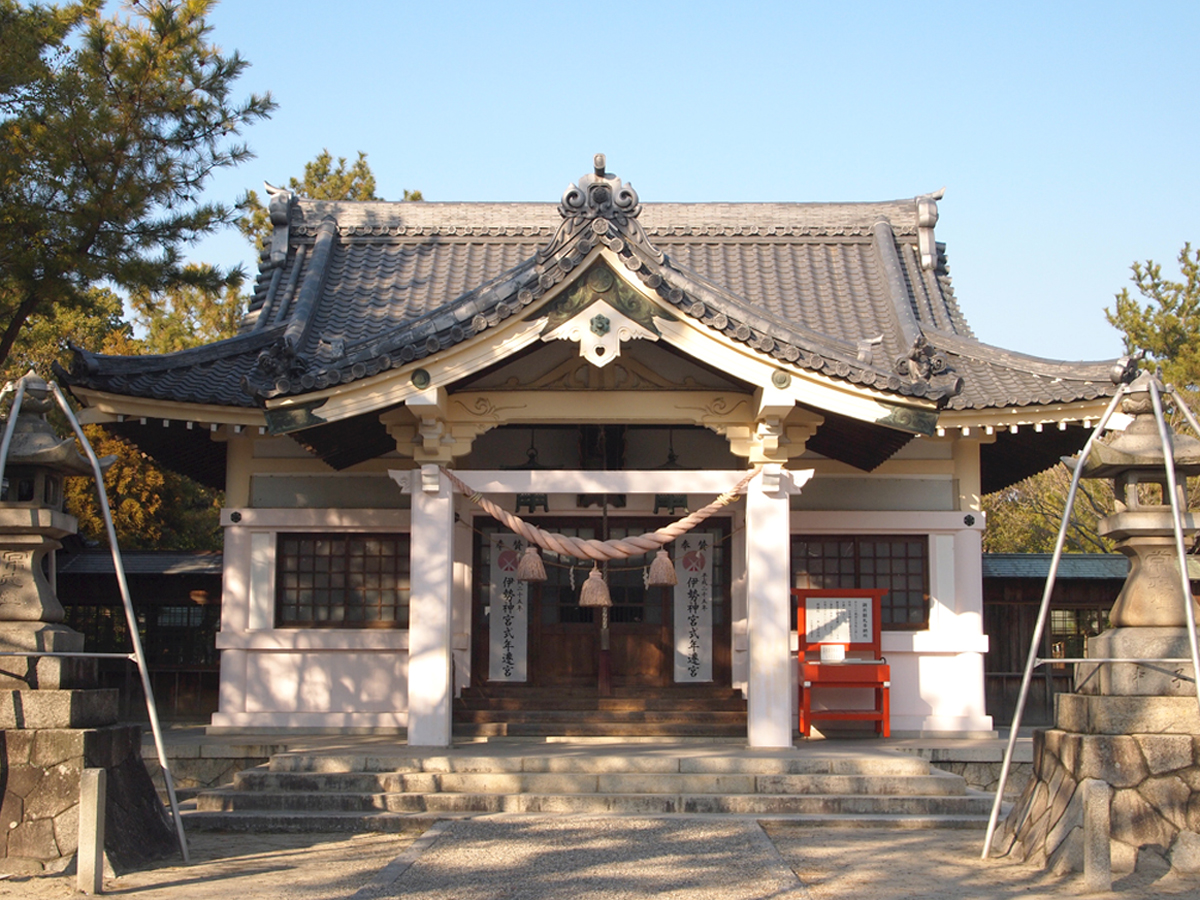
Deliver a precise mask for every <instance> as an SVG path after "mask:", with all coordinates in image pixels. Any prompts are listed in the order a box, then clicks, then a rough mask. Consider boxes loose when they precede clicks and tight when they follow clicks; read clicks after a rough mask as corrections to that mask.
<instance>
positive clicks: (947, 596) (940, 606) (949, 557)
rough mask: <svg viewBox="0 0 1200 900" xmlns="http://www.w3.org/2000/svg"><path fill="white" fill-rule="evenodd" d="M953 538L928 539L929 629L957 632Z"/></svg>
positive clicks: (933, 537)
mask: <svg viewBox="0 0 1200 900" xmlns="http://www.w3.org/2000/svg"><path fill="white" fill-rule="evenodd" d="M954 588H955V581H954V535H952V534H931V535H930V536H929V595H930V596H929V630H930V631H932V632H934V633H945V632H952V631H956V630H957V628H956V622H955V591H954Z"/></svg>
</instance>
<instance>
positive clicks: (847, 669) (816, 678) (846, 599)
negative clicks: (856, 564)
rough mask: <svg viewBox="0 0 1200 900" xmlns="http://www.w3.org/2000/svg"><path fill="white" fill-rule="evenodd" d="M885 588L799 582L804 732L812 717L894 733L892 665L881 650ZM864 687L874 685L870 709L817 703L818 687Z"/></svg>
mask: <svg viewBox="0 0 1200 900" xmlns="http://www.w3.org/2000/svg"><path fill="white" fill-rule="evenodd" d="M886 593H887V590H886V589H885V588H868V589H857V588H794V589H793V590H792V596H794V597H795V598H796V601H797V602H796V631H797V632H799V635H800V653H799V665H800V734H802V735H803V736H804V737H808V736H809V732H810V730H811V728H812V722H813V719H822V720H824V719H840V720H842V721H865V722H874V723H875V733H876V734H881V735H883V737H890V736H891V733H892V729H891V723H890V721H889V719H890V703H891V700H890V697H889V691H890V690H891V668H890V667H889V666H888V664H887V660H885V659H884V658H883V655H882V653H881V652H880V646H879V641H880V635H879V626H880V601H881V599H882V598H883V595H884V594H886ZM825 688H859V689H863V690H871V691H874V695H875V705H874V707H873V708H871V709H817V710H814V709H813V708H812V695H813V692H814V691H818V690H822V689H825Z"/></svg>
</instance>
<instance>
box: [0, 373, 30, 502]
mask: <svg viewBox="0 0 1200 900" xmlns="http://www.w3.org/2000/svg"><path fill="white" fill-rule="evenodd" d="M24 399H25V378H24V377H23V376H22V377H21V378H20V379H19V380H18V381H17V392H16V396H14V397H13V402H12V406H10V407H9V408H8V421H7V422H6V423H5V425H4V438H3V440H0V485H2V484H3V483H4V467H5V466H6V465H7V464H8V448H9V445H10V444H12V436H13V432H14V431H15V430H16V427H17V415H18V414H19V413H20V411H21V401H22V400H24Z"/></svg>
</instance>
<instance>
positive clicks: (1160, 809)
mask: <svg viewBox="0 0 1200 900" xmlns="http://www.w3.org/2000/svg"><path fill="white" fill-rule="evenodd" d="M1105 699H1111V698H1105ZM1121 699H1133V698H1121ZM1137 699H1140V700H1142V701H1143V704H1141V705H1151V704H1146V703H1145V702H1144V701H1147V700H1153V699H1154V698H1137ZM1187 702H1188V703H1190V704H1191V706H1192V712H1193V714H1194V713H1195V705H1196V704H1195V700H1194V699H1192V698H1187ZM1060 712H1061V707H1060ZM1059 718H1060V719H1062V718H1063V716H1062V715H1061V714H1060V717H1059ZM1087 778H1098V779H1100V780H1102V781H1106V782H1108V784H1109V785H1110V786H1111V788H1112V793H1111V800H1110V821H1111V848H1112V865H1113V871H1114V872H1131V871H1133V869H1134V868H1135V866H1136V865H1138V857H1139V854H1141V855H1142V856H1143V857H1146V856H1151V857H1158V858H1160V859H1161V860H1163V861H1166V862H1168V863H1175V864H1176V867H1177V868H1183V869H1185V870H1187V869H1188V868H1190V867H1191V866H1192V865H1193V864H1194V863H1193V861H1191V860H1190V858H1189V861H1188V862H1186V863H1184V860H1183V859H1182V857H1183V856H1184V855H1185V854H1187V855H1189V857H1190V855H1191V854H1193V853H1194V848H1195V847H1196V844H1197V842H1198V841H1200V838H1198V837H1197V833H1198V832H1200V735H1193V734H1079V733H1074V732H1068V731H1064V730H1062V729H1050V730H1046V731H1041V730H1039V731H1035V732H1034V748H1033V778H1032V779H1031V780H1030V781H1029V783H1028V785H1027V786H1026V788H1025V791H1024V792H1023V793H1022V795H1021V798H1020V800H1019V801H1018V802H1017V804H1016V805H1015V806H1014V807H1013V810H1012V812H1011V813H1010V814H1009V817H1008V820H1007V821H1006V822H1005V823H1004V826H1003V827H1002V828H1001V829H1000V831H999V832H998V833H997V839H996V840H997V844H996V845H995V846H996V848H997V849H999V850H1001V851H1006V852H1008V853H1010V854H1011V855H1012V856H1013V857H1014V858H1015V859H1017V860H1018V861H1025V862H1031V863H1034V864H1038V865H1042V866H1047V867H1049V868H1052V869H1054V870H1056V871H1059V872H1068V871H1080V870H1082V868H1083V792H1082V791H1081V790H1079V786H1080V784H1081V783H1082V782H1083V780H1084V779H1087Z"/></svg>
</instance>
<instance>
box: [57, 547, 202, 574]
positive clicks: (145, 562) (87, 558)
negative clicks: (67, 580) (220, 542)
mask: <svg viewBox="0 0 1200 900" xmlns="http://www.w3.org/2000/svg"><path fill="white" fill-rule="evenodd" d="M222 559H223V556H222V555H221V554H220V553H219V552H215V551H210V550H192V551H187V550H124V551H122V552H121V566H122V568H124V569H125V574H126V575H220V574H221V572H222ZM58 572H59V574H60V575H113V574H115V573H116V569H115V568H114V567H113V559H112V552H111V551H109V550H92V549H88V550H79V551H76V552H74V553H70V554H67V553H60V554H59V556H58Z"/></svg>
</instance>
